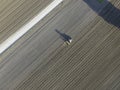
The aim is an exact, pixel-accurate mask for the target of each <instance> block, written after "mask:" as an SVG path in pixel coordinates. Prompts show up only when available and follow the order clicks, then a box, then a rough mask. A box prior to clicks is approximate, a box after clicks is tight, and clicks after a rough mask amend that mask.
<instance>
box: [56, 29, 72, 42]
mask: <svg viewBox="0 0 120 90" xmlns="http://www.w3.org/2000/svg"><path fill="white" fill-rule="evenodd" d="M55 31H56V32H57V33H58V34H59V35H60V38H61V39H62V40H63V41H64V42H66V41H69V40H70V39H72V38H71V37H70V36H69V35H67V34H65V33H62V32H60V31H59V30H57V29H56V30H55Z"/></svg>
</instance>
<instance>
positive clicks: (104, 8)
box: [83, 0, 120, 28]
mask: <svg viewBox="0 0 120 90" xmlns="http://www.w3.org/2000/svg"><path fill="white" fill-rule="evenodd" d="M83 1H84V2H85V3H87V4H88V6H89V7H90V8H91V9H92V10H94V11H95V12H96V13H97V14H98V15H99V16H101V17H102V18H103V19H104V20H105V21H107V22H108V23H110V24H113V25H114V26H116V27H118V28H120V10H119V9H118V8H116V7H115V6H114V5H113V4H111V3H110V2H109V1H108V0H83Z"/></svg>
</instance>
